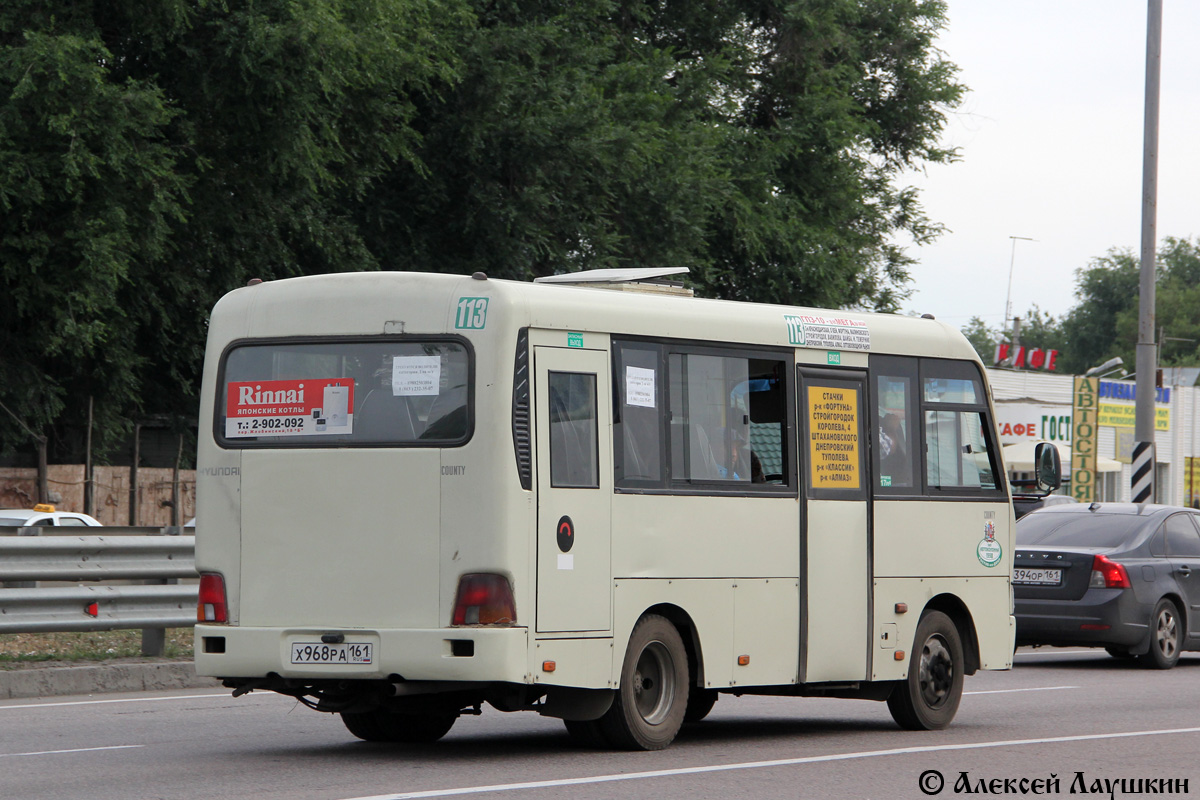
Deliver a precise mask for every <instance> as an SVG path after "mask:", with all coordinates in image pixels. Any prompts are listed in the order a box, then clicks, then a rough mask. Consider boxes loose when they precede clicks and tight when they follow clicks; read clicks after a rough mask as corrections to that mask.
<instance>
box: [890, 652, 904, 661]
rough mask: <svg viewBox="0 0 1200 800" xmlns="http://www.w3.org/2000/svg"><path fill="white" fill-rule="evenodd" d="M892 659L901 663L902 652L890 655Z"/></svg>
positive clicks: (902, 658)
mask: <svg viewBox="0 0 1200 800" xmlns="http://www.w3.org/2000/svg"><path fill="white" fill-rule="evenodd" d="M892 658H893V659H895V660H896V661H903V660H904V651H903V650H897V651H896V652H894V653H892Z"/></svg>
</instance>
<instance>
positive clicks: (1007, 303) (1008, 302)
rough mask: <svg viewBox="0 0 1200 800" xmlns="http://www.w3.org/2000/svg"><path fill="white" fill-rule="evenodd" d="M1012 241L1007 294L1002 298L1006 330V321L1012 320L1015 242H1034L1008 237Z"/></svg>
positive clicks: (1015, 260)
mask: <svg viewBox="0 0 1200 800" xmlns="http://www.w3.org/2000/svg"><path fill="white" fill-rule="evenodd" d="M1008 238H1010V239H1012V255H1011V256H1010V257H1009V259H1008V294H1007V295H1005V297H1004V328H1003V330H1005V331H1007V330H1008V321H1009V320H1010V319H1012V278H1013V267H1014V266H1016V264H1017V240H1018V239H1020V240H1021V241H1023V242H1035V241H1037V240H1036V239H1030V238H1029V237H1028V236H1010V237H1008Z"/></svg>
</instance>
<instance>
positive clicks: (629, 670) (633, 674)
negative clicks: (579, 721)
mask: <svg viewBox="0 0 1200 800" xmlns="http://www.w3.org/2000/svg"><path fill="white" fill-rule="evenodd" d="M689 685H690V684H689V681H688V660H687V651H686V650H684V647H683V639H681V638H680V636H679V631H677V630H675V626H674V625H672V624H671V623H670V622H668V621H667V619H666V618H665V617H660V616H658V615H657V614H647V615H646V616H644V617H642V618H641V619H640V620H638V623H637V625H635V626H634V627H633V633H631V634H630V635H629V646H628V648H626V650H625V661H624V663H623V664H622V666H621V686H620V688H619V689H618V690H617V696H616V697H615V698H613V704H612V707H610V708H609V709H608V711H607V712H606V713H605V715H604V716H603V717H601V718H600V720H599V722H600V730H601V731H602V732H603V734H604V738H605V739H606V740H608V742H609V743H610V745H611V746H613V747H618V748H621V749H623V750H661V749H663V748H664V747H666V746H667V745H669V744H670V743H671V742H672V741H674V739H675V736H676V734H678V733H679V728H680V726H681V725H683V715H684V714H685V713H686V712H687V705H688V686H689Z"/></svg>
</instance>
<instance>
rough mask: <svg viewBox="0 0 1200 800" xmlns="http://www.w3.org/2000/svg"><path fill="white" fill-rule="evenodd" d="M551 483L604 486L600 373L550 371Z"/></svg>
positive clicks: (562, 485)
mask: <svg viewBox="0 0 1200 800" xmlns="http://www.w3.org/2000/svg"><path fill="white" fill-rule="evenodd" d="M549 388H550V393H549V395H550V485H551V486H554V487H563V488H570V489H597V488H599V487H600V462H599V435H600V434H599V428H598V427H597V420H596V376H595V375H589V374H586V373H575V372H551V373H550V385H549Z"/></svg>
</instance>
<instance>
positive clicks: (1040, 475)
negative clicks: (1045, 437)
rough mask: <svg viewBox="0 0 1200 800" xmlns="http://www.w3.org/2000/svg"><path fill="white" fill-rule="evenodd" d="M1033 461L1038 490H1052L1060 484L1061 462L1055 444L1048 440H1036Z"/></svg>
mask: <svg viewBox="0 0 1200 800" xmlns="http://www.w3.org/2000/svg"><path fill="white" fill-rule="evenodd" d="M1033 463H1034V464H1035V465H1036V467H1037V485H1038V489H1039V490H1040V491H1043V492H1052V491H1054V490H1055V489H1057V488H1058V487H1059V486H1061V485H1062V462H1061V460H1060V459H1059V456H1058V448H1057V447H1056V446H1054V445H1053V444H1051V443H1050V442H1038V444H1037V446H1036V447H1035V448H1034V449H1033Z"/></svg>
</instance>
